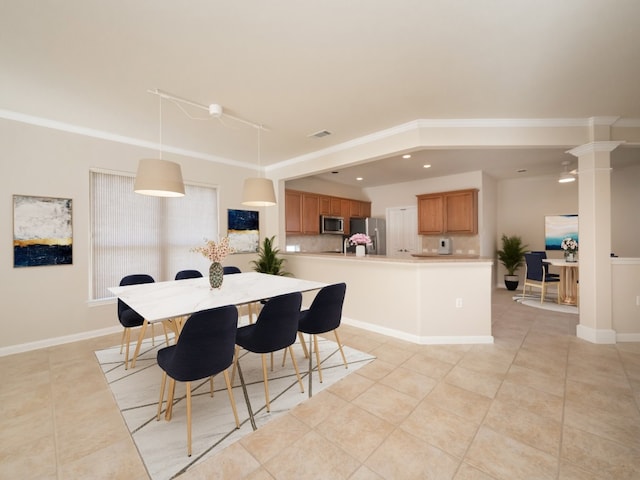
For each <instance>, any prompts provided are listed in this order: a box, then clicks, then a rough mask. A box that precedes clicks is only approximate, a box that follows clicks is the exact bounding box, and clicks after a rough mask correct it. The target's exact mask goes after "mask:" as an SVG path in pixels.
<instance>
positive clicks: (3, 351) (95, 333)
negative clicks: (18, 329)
mask: <svg viewBox="0 0 640 480" xmlns="http://www.w3.org/2000/svg"><path fill="white" fill-rule="evenodd" d="M118 332H122V326H121V325H119V324H118V325H114V326H113V327H107V328H101V329H100V330H91V331H88V332H82V333H75V334H73V335H65V336H64V337H54V338H47V339H45V340H38V341H37V342H29V343H22V344H19V345H11V346H8V347H2V348H0V357H4V356H6V355H13V354H14V353H23V352H30V351H31V350H38V349H40V348H47V347H54V346H56V345H63V344H65V343H72V342H77V341H80V340H87V339H89V338H96V337H102V336H103V335H110V334H112V333H118Z"/></svg>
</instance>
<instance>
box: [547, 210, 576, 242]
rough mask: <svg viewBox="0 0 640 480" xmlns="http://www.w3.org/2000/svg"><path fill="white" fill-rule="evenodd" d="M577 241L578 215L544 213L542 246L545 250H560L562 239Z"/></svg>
mask: <svg viewBox="0 0 640 480" xmlns="http://www.w3.org/2000/svg"><path fill="white" fill-rule="evenodd" d="M567 237H570V238H573V239H574V240H575V241H576V242H577V241H578V215H577V214H570V215H546V216H545V217H544V246H545V249H546V250H561V247H560V245H561V244H562V239H564V238H567Z"/></svg>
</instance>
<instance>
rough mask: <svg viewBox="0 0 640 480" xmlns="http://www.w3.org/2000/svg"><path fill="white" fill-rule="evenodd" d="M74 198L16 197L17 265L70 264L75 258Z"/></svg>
mask: <svg viewBox="0 0 640 480" xmlns="http://www.w3.org/2000/svg"><path fill="white" fill-rule="evenodd" d="M71 203H72V202H71V199H70V198H50V197H31V196H24V195H14V196H13V266H14V267H38V266H43V265H69V264H71V263H72V259H73V255H72V254H73V234H72V223H73V222H72V216H71Z"/></svg>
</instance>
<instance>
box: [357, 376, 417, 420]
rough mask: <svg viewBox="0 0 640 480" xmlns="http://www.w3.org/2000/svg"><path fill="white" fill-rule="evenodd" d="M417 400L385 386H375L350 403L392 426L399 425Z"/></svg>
mask: <svg viewBox="0 0 640 480" xmlns="http://www.w3.org/2000/svg"><path fill="white" fill-rule="evenodd" d="M418 402H419V400H417V399H416V398H414V397H411V396H409V395H407V394H406V393H401V392H398V391H397V390H394V389H393V388H391V387H387V386H386V385H381V384H375V385H373V386H372V387H371V388H369V389H368V390H367V391H366V392H364V393H363V394H362V395H360V396H359V397H358V398H356V399H355V400H354V401H353V402H352V403H353V404H354V405H356V406H358V407H360V408H362V409H364V410H366V411H367V412H370V413H372V414H374V415H377V416H378V417H379V418H381V419H383V420H386V421H388V422H390V423H392V424H393V425H399V424H400V423H401V422H402V421H403V420H404V419H405V418H407V416H408V415H409V414H410V413H411V411H412V410H413V409H414V408H415V406H416V405H417V404H418Z"/></svg>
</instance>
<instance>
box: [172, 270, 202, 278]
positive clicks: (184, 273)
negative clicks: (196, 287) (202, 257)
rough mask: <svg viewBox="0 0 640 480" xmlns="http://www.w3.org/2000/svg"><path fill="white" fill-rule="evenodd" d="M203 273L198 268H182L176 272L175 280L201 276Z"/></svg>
mask: <svg viewBox="0 0 640 480" xmlns="http://www.w3.org/2000/svg"><path fill="white" fill-rule="evenodd" d="M201 277H202V274H201V273H200V272H199V271H198V270H180V271H179V272H178V273H176V276H175V280H187V279H189V278H201Z"/></svg>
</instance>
